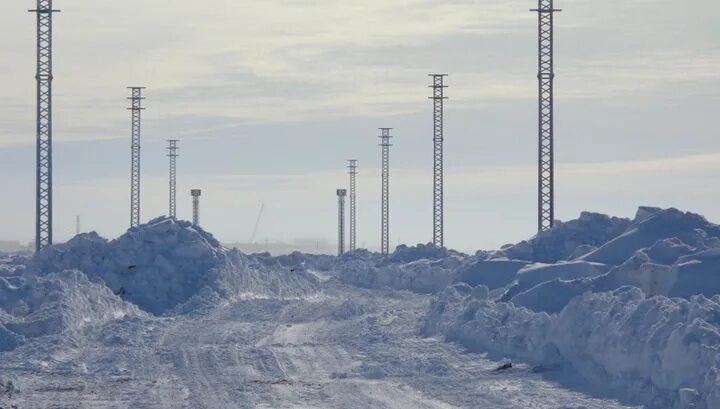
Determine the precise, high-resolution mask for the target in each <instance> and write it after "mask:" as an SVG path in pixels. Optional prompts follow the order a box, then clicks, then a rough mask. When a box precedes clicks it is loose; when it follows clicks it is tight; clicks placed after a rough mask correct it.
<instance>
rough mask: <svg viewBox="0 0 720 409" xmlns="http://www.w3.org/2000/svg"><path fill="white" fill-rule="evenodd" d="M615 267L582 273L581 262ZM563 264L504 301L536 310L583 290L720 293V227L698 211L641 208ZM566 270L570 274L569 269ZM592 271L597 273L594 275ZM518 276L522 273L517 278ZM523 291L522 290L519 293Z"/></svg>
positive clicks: (559, 305)
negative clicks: (614, 233) (618, 229)
mask: <svg viewBox="0 0 720 409" xmlns="http://www.w3.org/2000/svg"><path fill="white" fill-rule="evenodd" d="M576 263H586V264H587V263H589V264H591V265H593V266H596V267H598V269H599V270H600V271H601V270H602V269H603V268H608V267H603V266H613V265H614V267H612V268H611V269H610V270H609V272H607V274H603V275H598V274H592V273H591V274H582V271H581V268H580V267H581V266H582V265H583V264H576ZM576 263H570V265H574V267H573V268H574V271H572V272H569V271H563V270H565V269H566V267H567V265H564V264H556V265H554V266H550V267H548V268H549V269H550V270H552V271H551V273H552V272H554V273H556V274H551V273H548V274H544V275H543V280H544V281H545V282H541V281H542V280H533V281H531V282H530V283H529V284H535V287H532V288H530V285H524V286H520V285H517V286H515V287H512V288H510V290H509V291H508V292H507V294H506V296H505V297H504V298H503V300H510V301H512V302H513V303H514V304H515V305H517V306H524V307H527V308H530V309H532V310H534V311H545V312H551V313H553V312H558V311H560V310H562V309H563V308H564V307H565V306H566V305H567V304H568V303H569V302H570V300H572V299H573V298H574V297H577V296H580V295H582V294H583V293H585V292H605V291H612V290H615V289H617V288H620V287H622V286H626V285H630V286H634V287H638V288H640V289H642V290H643V292H644V293H645V294H646V295H648V296H654V295H665V296H669V297H684V298H688V297H690V296H692V295H700V294H702V295H705V296H707V297H711V296H713V295H715V294H718V293H720V227H718V226H717V225H714V224H711V223H709V222H708V221H707V220H705V219H704V218H703V217H702V216H699V215H696V214H693V213H683V212H680V211H678V210H676V209H667V210H655V211H654V212H650V210H649V208H641V209H640V211H639V212H638V217H636V221H635V222H633V225H632V226H631V227H630V228H629V229H628V231H627V232H625V233H623V234H622V235H620V236H618V237H617V238H615V239H613V240H611V241H609V242H608V243H606V244H604V245H603V246H601V247H600V248H598V249H597V250H595V251H593V252H591V253H589V254H587V255H586V256H584V257H582V258H581V260H580V261H578V262H576ZM568 273H570V274H568ZM595 276H596V277H595ZM519 280H520V281H521V280H522V278H520V279H519ZM523 291H524V292H523Z"/></svg>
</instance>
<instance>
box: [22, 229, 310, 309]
mask: <svg viewBox="0 0 720 409" xmlns="http://www.w3.org/2000/svg"><path fill="white" fill-rule="evenodd" d="M66 269H75V270H80V271H82V272H84V273H85V274H87V275H88V276H89V277H95V278H98V279H100V280H102V281H103V282H104V283H106V284H107V286H108V287H110V288H111V289H112V291H113V292H114V293H115V294H118V295H120V296H121V297H122V298H123V299H125V300H127V301H130V302H132V303H134V304H136V305H138V306H139V307H140V308H142V309H143V310H145V311H148V312H151V313H154V314H162V313H165V312H168V311H169V310H172V309H174V308H176V307H179V306H181V305H182V304H185V303H188V302H189V301H192V303H191V304H193V305H196V304H198V303H202V302H204V301H208V302H212V303H214V302H217V301H218V299H233V298H240V297H299V296H305V295H308V294H312V293H315V292H316V291H318V287H319V285H318V281H317V278H316V277H315V276H314V275H312V274H310V273H308V272H306V271H305V270H304V269H303V268H297V269H294V268H287V267H286V266H284V265H282V264H281V262H280V261H279V260H277V259H273V258H266V257H262V256H257V255H256V256H247V255H245V254H242V253H240V252H239V251H237V250H227V249H225V248H223V247H222V246H221V245H220V243H219V242H218V241H217V240H215V238H214V237H213V236H212V235H211V234H209V233H207V232H205V231H203V230H202V229H201V228H199V227H197V226H194V225H192V224H191V223H188V222H184V221H177V220H174V219H171V218H158V219H155V220H153V221H151V222H149V223H148V224H146V225H141V226H139V227H136V228H132V229H130V230H128V232H127V233H126V234H124V235H123V236H121V237H119V238H118V239H116V240H113V241H109V242H108V241H107V240H105V239H103V238H102V237H100V236H98V235H97V234H95V233H89V234H83V235H79V236H77V237H75V238H74V239H72V240H71V241H69V242H68V243H66V244H63V245H58V246H53V247H49V248H46V249H44V250H43V251H41V252H39V253H38V254H37V255H36V256H35V257H34V258H33V259H32V261H31V262H30V263H29V265H28V270H29V271H33V272H38V273H41V274H48V273H52V272H56V271H62V270H66ZM185 307H187V306H185ZM181 309H182V308H181Z"/></svg>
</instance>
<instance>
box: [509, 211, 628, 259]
mask: <svg viewBox="0 0 720 409" xmlns="http://www.w3.org/2000/svg"><path fill="white" fill-rule="evenodd" d="M630 224H631V221H630V220H629V219H622V218H617V217H609V216H606V215H604V214H598V213H590V212H583V213H582V214H580V218H578V219H577V220H571V221H568V222H560V221H557V222H556V223H555V227H553V229H551V230H549V231H544V232H540V233H538V235H537V236H535V237H534V238H532V239H530V240H528V241H523V242H520V243H518V244H516V245H512V246H507V247H505V248H504V249H503V250H502V253H503V254H504V255H505V256H506V257H507V258H509V259H516V260H525V261H533V262H539V263H556V262H558V261H560V260H571V259H573V258H575V257H576V256H578V255H581V254H584V253H585V252H588V251H591V250H593V249H595V248H597V247H599V246H601V245H603V244H605V243H607V242H608V241H610V240H611V239H613V238H615V237H617V236H619V235H620V234H622V233H623V232H625V230H627V228H628V227H629V226H630Z"/></svg>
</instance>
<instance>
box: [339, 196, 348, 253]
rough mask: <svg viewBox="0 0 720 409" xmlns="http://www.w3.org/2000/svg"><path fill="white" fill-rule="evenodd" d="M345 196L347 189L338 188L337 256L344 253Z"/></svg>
mask: <svg viewBox="0 0 720 409" xmlns="http://www.w3.org/2000/svg"><path fill="white" fill-rule="evenodd" d="M345 196H347V190H345V189H338V190H337V197H338V256H342V255H343V254H345Z"/></svg>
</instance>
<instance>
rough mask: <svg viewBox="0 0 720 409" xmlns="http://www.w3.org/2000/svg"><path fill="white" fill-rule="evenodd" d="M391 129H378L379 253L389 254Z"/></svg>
mask: <svg viewBox="0 0 720 409" xmlns="http://www.w3.org/2000/svg"><path fill="white" fill-rule="evenodd" d="M391 130H392V128H380V132H381V134H380V136H379V137H380V138H381V140H382V143H380V147H381V148H382V208H381V211H382V216H381V219H382V220H381V227H380V231H381V238H380V252H381V253H382V254H390V147H391V146H392V145H391V144H390V138H392V136H390V131H391Z"/></svg>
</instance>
